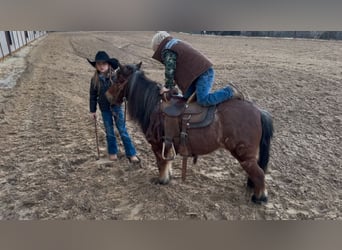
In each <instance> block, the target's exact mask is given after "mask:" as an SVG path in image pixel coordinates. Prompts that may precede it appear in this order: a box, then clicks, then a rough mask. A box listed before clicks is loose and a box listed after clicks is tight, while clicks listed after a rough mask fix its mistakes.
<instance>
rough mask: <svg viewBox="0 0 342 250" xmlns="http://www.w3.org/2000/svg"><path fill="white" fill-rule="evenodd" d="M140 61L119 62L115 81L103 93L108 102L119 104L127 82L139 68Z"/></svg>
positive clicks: (124, 93)
mask: <svg viewBox="0 0 342 250" xmlns="http://www.w3.org/2000/svg"><path fill="white" fill-rule="evenodd" d="M141 64H142V62H140V63H138V64H126V65H121V64H119V68H118V70H117V71H116V81H115V84H113V85H112V86H111V87H110V88H109V89H108V90H107V92H106V93H105V95H106V97H107V99H108V101H109V102H110V104H121V103H122V102H123V101H124V98H125V97H126V94H127V83H128V82H129V81H130V80H131V78H132V75H133V74H134V73H135V72H136V71H138V70H140V68H141Z"/></svg>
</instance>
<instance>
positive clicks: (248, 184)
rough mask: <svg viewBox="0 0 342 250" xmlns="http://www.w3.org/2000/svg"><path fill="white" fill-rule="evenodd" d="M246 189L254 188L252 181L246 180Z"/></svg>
mask: <svg viewBox="0 0 342 250" xmlns="http://www.w3.org/2000/svg"><path fill="white" fill-rule="evenodd" d="M247 187H248V188H254V183H253V181H252V180H251V179H249V178H248V179H247Z"/></svg>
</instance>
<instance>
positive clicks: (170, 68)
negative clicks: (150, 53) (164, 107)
mask: <svg viewBox="0 0 342 250" xmlns="http://www.w3.org/2000/svg"><path fill="white" fill-rule="evenodd" d="M162 60H163V62H164V65H165V87H166V88H168V89H172V88H174V87H175V83H174V77H175V71H176V62H177V54H176V53H175V52H173V51H172V50H169V49H166V50H164V51H163V53H162Z"/></svg>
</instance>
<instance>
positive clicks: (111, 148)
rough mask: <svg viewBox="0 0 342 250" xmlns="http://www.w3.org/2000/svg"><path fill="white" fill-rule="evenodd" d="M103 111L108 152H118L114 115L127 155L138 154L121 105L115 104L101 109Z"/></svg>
mask: <svg viewBox="0 0 342 250" xmlns="http://www.w3.org/2000/svg"><path fill="white" fill-rule="evenodd" d="M112 112H113V113H112ZM101 113H102V119H103V124H104V127H105V132H106V138H107V149H108V154H117V153H118V146H117V143H116V138H115V133H114V123H113V117H114V121H115V125H116V128H117V129H118V131H119V134H120V137H121V140H122V143H123V145H124V148H125V152H126V156H127V157H131V156H134V155H136V150H135V147H134V145H133V143H132V140H131V138H130V137H129V135H128V132H127V129H126V124H125V120H124V114H123V111H122V108H121V106H118V105H114V106H112V107H111V110H106V111H101Z"/></svg>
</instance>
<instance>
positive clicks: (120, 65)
mask: <svg viewBox="0 0 342 250" xmlns="http://www.w3.org/2000/svg"><path fill="white" fill-rule="evenodd" d="M118 67H119V69H120V70H122V69H123V66H122V64H121V63H120V62H118Z"/></svg>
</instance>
